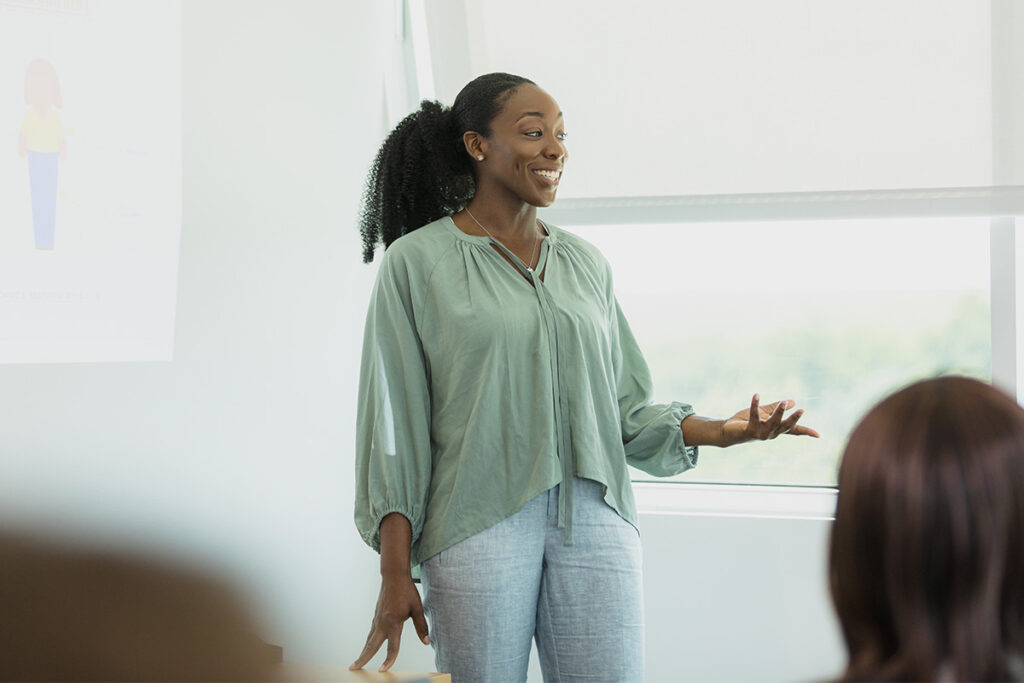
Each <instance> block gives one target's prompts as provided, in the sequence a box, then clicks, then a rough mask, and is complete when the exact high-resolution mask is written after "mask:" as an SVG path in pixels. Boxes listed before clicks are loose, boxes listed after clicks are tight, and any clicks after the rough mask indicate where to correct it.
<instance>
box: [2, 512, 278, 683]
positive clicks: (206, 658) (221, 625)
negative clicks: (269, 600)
mask: <svg viewBox="0 0 1024 683" xmlns="http://www.w3.org/2000/svg"><path fill="white" fill-rule="evenodd" d="M279 659H280V650H278V649H277V648H274V647H273V646H269V645H267V644H265V643H264V642H263V641H261V640H260V639H259V638H258V637H257V635H256V628H255V625H254V622H253V621H252V617H251V615H250V613H249V612H248V610H247V609H245V607H244V605H243V604H242V603H241V602H240V601H239V600H238V599H237V598H236V596H235V595H234V593H232V592H231V591H230V590H228V589H227V588H226V587H225V586H223V585H221V584H219V583H218V582H216V581H213V580H211V579H209V578H207V577H205V576H203V575H200V574H197V573H195V572H193V571H191V570H184V569H180V568H176V567H169V566H166V565H165V564H163V563H160V562H158V561H156V560H152V559H148V558H145V557H141V556H131V555H121V554H117V553H113V552H108V551H102V550H96V549H87V548H76V549H72V548H65V547H61V546H57V545H54V544H50V543H42V542H39V541H33V540H30V539H27V538H23V537H18V536H12V535H7V534H5V533H2V532H0V680H3V681H169V680H175V681H245V680H268V679H271V678H273V672H274V668H273V667H274V665H275V663H276V661H278V660H279Z"/></svg>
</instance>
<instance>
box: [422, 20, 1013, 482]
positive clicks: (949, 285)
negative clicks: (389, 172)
mask: <svg viewBox="0 0 1024 683" xmlns="http://www.w3.org/2000/svg"><path fill="white" fill-rule="evenodd" d="M408 2H410V3H413V4H417V3H421V2H422V0H408ZM423 6H424V7H425V8H426V10H427V11H426V12H424V13H421V14H419V15H418V16H420V17H422V21H421V22H420V24H419V29H418V30H419V32H420V35H421V40H420V43H419V44H420V45H421V46H422V45H424V44H427V43H429V50H428V51H427V52H426V54H427V55H428V56H427V57H424V56H423V54H420V56H419V57H418V58H417V59H418V60H419V62H420V66H421V71H422V61H423V60H424V59H429V60H430V61H431V65H430V66H431V68H430V70H429V72H430V78H426V77H422V76H421V78H420V79H419V81H418V82H419V83H427V84H428V85H429V88H430V92H429V94H430V95H431V96H432V95H434V94H435V93H436V97H437V98H438V99H440V100H441V101H443V102H446V103H449V104H450V103H451V102H452V100H453V99H454V97H455V95H456V93H457V92H458V90H459V89H460V88H461V86H462V85H463V84H465V83H466V82H467V81H468V80H470V79H471V78H472V77H474V76H476V75H478V74H481V73H486V72H490V71H509V72H513V73H520V74H522V75H525V76H528V77H530V78H532V79H533V80H535V81H537V82H538V83H539V84H540V85H541V86H542V87H544V88H546V89H547V90H548V91H549V92H551V93H552V94H553V95H554V96H555V97H556V99H557V100H558V101H559V103H560V104H561V105H562V109H563V110H564V111H565V115H566V124H567V131H568V132H569V135H570V138H569V148H570V153H571V160H570V162H569V164H568V165H567V172H566V176H565V178H564V180H563V183H562V187H561V190H560V192H559V201H558V202H556V204H555V206H554V207H552V208H550V209H545V210H543V211H542V213H541V215H542V216H543V217H544V218H545V219H547V220H549V221H550V222H552V223H554V224H556V225H560V226H562V227H565V228H567V229H569V230H571V231H574V232H576V233H578V234H580V235H581V236H583V237H584V238H586V239H588V240H590V241H592V242H594V243H595V244H597V245H598V247H600V248H601V250H602V251H603V252H604V253H605V255H606V256H607V257H608V259H609V261H610V262H611V263H612V267H613V269H614V271H615V274H616V286H617V293H618V296H619V298H620V301H621V303H622V305H623V307H624V309H625V310H626V314H627V316H628V317H629V319H630V322H631V324H632V325H633V327H634V332H635V333H636V335H637V337H638V339H639V341H640V344H641V346H642V348H643V349H644V351H645V354H646V356H647V358H648V361H649V363H650V365H651V367H652V373H653V375H654V379H655V385H656V390H657V392H658V397H659V398H660V399H666V400H667V399H677V400H685V401H688V402H691V403H693V404H694V406H695V407H696V408H697V409H698V410H699V412H700V413H701V414H704V415H712V416H725V415H728V414H731V413H732V412H734V411H735V410H738V409H740V408H742V407H744V406H745V405H746V404H747V402H748V401H749V399H750V393H751V392H753V391H759V392H760V393H761V395H762V398H763V399H765V400H771V399H775V398H793V399H795V400H797V401H798V402H799V403H800V405H801V406H802V407H804V408H805V409H806V410H807V413H808V414H807V417H806V418H805V420H806V422H807V423H808V424H810V425H812V426H814V427H815V428H817V429H819V431H821V432H822V434H823V438H822V439H820V440H815V441H812V440H809V439H781V440H779V441H776V442H774V443H772V444H770V445H768V446H764V445H753V446H750V447H737V448H734V449H729V450H728V451H725V452H722V453H710V452H708V453H706V454H705V456H704V458H703V460H702V462H701V463H700V465H699V467H698V468H697V469H696V470H693V471H692V472H689V473H686V474H684V475H681V476H680V477H679V479H680V480H681V481H687V482H716V483H721V482H729V483H740V484H750V483H757V484H786V485H800V486H831V485H833V484H834V481H835V469H836V463H837V460H838V457H839V455H840V453H841V451H842V448H843V446H844V443H845V438H846V436H847V434H848V433H849V431H850V429H851V428H852V427H853V426H854V424H855V422H856V420H857V419H858V418H859V417H860V416H861V415H862V414H863V412H864V411H865V410H866V409H867V408H868V407H869V406H870V405H871V404H873V403H874V402H875V401H876V400H878V399H879V398H880V397H882V396H883V395H885V394H886V393H888V392H890V391H892V390H894V389H896V388H898V387H899V386H902V385H904V384H906V383H908V382H911V381H913V380H915V379H918V378H920V377H924V376H930V375H934V374H937V373H942V372H957V373H964V374H968V375H972V376H975V377H978V378H981V379H994V380H995V381H997V382H998V383H1000V384H1001V385H1002V386H1004V387H1006V388H1009V389H1010V390H1011V391H1018V387H1019V386H1020V384H1021V381H1020V380H1019V379H1018V377H1020V378H1022V379H1024V370H1022V366H1024V362H1022V357H1024V355H1022V353H1021V347H1022V346H1024V345H1022V344H1021V343H1020V342H1019V341H1018V335H1017V332H1016V328H1017V319H1018V317H1019V316H1020V315H1021V314H1022V313H1024V287H1022V286H1021V285H1020V284H1019V283H1020V282H1021V281H1022V280H1024V278H1022V277H1018V275H1017V273H1018V272H1019V271H1021V269H1022V268H1024V260H1022V259H1021V258H1018V253H1019V252H1024V233H1022V232H1021V229H1019V228H1018V226H1017V224H1018V222H1019V221H1016V220H1015V219H1014V218H1013V216H1018V215H1024V185H1022V183H1024V124H1022V121H1024V120H1022V119H1021V117H1020V116H1019V111H1021V110H1024V87H1022V86H1024V51H1022V50H1019V49H1018V48H1017V47H1016V46H1017V44H1018V43H1020V39H1021V38H1024V7H1022V6H1020V5H1019V4H1018V3H1015V2H1012V1H1008V0H991V1H989V2H985V1H979V0H940V1H939V2H936V1H935V0H900V2H896V3H893V2H891V1H889V0H864V1H863V2H857V3H850V2H846V1H845V0H824V1H819V2H807V1H806V0H778V1H773V2H771V3H764V2H760V0H723V1H722V2H715V3H708V2H705V1H704V0H643V1H641V2H638V3H632V4H623V3H621V2H617V1H613V0H565V2H559V3H547V2H544V1H543V0H523V1H522V2H518V3H515V4H514V5H510V4H508V3H503V2H499V1H497V0H493V1H491V0H485V1H483V2H465V3H459V2H454V3H425V4H424V5H423ZM412 14H416V13H412ZM427 38H429V40H427ZM420 93H421V94H428V93H427V91H426V90H424V89H423V88H421V89H420ZM1015 112H1016V113H1015ZM990 245H991V246H990ZM1018 264H1022V265H1020V266H1018ZM634 475H635V477H636V478H637V480H643V479H646V478H647V476H646V475H644V474H643V473H640V472H635V473H634Z"/></svg>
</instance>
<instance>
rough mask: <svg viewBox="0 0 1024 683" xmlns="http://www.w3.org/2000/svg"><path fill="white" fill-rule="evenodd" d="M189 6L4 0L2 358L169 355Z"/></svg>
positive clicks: (0, 77) (0, 53) (0, 57)
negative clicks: (185, 9) (184, 25)
mask: <svg viewBox="0 0 1024 683" xmlns="http://www.w3.org/2000/svg"><path fill="white" fill-rule="evenodd" d="M180 232H181V6H180V3H179V2H173V1H169V0H155V1H150V0H35V1H33V0H0V363H55V362H57V363H60V362H104V361H149V360H170V359H171V357H172V354H173V335H174V309H175V300H176V292H177V270H178V244H179V238H180Z"/></svg>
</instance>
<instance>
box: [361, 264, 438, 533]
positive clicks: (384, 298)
mask: <svg viewBox="0 0 1024 683" xmlns="http://www.w3.org/2000/svg"><path fill="white" fill-rule="evenodd" d="M394 251H395V250H394V249H389V250H387V251H386V252H385V254H384V258H383V261H382V263H381V266H380V271H379V272H378V274H377V282H376V284H375V285H374V288H373V294H372V296H371V299H370V308H369V312H368V313H367V316H366V329H365V333H364V338H363V356H362V367H361V371H360V379H359V406H358V412H357V420H356V498H355V500H356V503H355V520H356V526H357V527H358V529H359V532H360V534H361V535H362V537H363V540H365V541H366V543H367V544H369V545H370V546H371V547H373V549H374V550H377V551H378V552H380V522H381V519H383V518H384V517H385V516H386V515H388V514H390V513H392V512H398V513H401V514H402V515H404V516H405V517H406V518H407V519H408V520H409V522H410V523H411V524H412V540H413V543H415V542H416V541H417V539H418V538H419V536H420V533H421V532H422V530H423V519H424V511H425V507H426V500H427V495H428V491H429V486H430V474H431V448H430V390H429V378H428V369H427V363H426V361H425V359H424V355H423V348H422V345H421V343H420V338H419V335H418V333H417V329H416V317H415V312H414V306H413V293H412V291H411V287H413V286H415V285H413V284H412V283H411V282H410V280H412V279H414V278H412V277H410V272H409V267H408V264H407V262H406V261H405V259H404V258H402V255H401V254H396V253H393V252H394Z"/></svg>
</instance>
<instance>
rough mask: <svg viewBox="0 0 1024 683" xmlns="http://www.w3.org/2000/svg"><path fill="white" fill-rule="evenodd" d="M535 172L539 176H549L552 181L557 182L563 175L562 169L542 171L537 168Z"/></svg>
mask: <svg viewBox="0 0 1024 683" xmlns="http://www.w3.org/2000/svg"><path fill="white" fill-rule="evenodd" d="M534 173H536V174H537V175H539V176H544V177H545V178H547V179H548V180H550V181H551V182H557V181H558V179H559V177H561V175H562V172H561V171H540V170H536V171H534Z"/></svg>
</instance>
